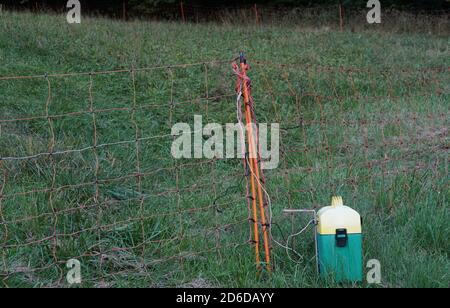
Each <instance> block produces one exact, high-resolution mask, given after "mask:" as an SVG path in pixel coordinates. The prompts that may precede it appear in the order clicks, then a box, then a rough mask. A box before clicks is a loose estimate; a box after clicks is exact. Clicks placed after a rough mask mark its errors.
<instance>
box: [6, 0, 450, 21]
mask: <svg viewBox="0 0 450 308" xmlns="http://www.w3.org/2000/svg"><path fill="white" fill-rule="evenodd" d="M67 2H68V1H67V0H0V4H3V5H4V7H6V8H7V9H8V8H10V9H15V10H22V9H27V10H55V11H63V10H67V9H66V4H67ZM80 2H81V5H82V9H83V11H84V12H86V11H87V12H88V13H92V14H102V15H109V16H111V17H123V15H126V16H127V17H128V16H145V15H156V16H159V17H164V13H165V12H167V13H168V14H167V16H170V14H174V12H176V14H178V13H179V11H180V7H181V2H183V6H184V7H185V8H186V10H187V11H189V9H193V8H195V9H197V10H201V11H202V12H203V13H204V14H208V12H210V11H213V10H214V9H216V8H217V9H220V8H222V9H223V8H228V9H238V8H240V7H242V8H249V7H251V6H254V5H255V4H256V5H258V6H259V7H261V8H274V9H276V8H281V7H283V8H292V7H318V6H324V7H328V6H332V5H338V4H340V3H341V4H342V5H343V6H344V7H345V8H349V9H357V8H360V9H365V8H366V5H367V2H368V0H314V1H311V0H241V1H236V0H227V1H225V0H216V1H205V0H183V1H182V0H98V1H92V0H80ZM380 2H381V4H382V7H383V8H384V9H386V8H393V9H401V10H408V11H413V12H414V11H418V10H420V11H442V10H444V11H450V0H381V1H380Z"/></svg>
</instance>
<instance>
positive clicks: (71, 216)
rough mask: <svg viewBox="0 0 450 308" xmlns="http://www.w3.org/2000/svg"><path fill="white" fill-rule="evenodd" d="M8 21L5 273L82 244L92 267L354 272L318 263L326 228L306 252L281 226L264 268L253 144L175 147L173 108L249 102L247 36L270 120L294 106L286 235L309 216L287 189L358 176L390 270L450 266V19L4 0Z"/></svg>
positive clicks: (35, 281) (285, 169) (24, 282)
mask: <svg viewBox="0 0 450 308" xmlns="http://www.w3.org/2000/svg"><path fill="white" fill-rule="evenodd" d="M291 18H292V17H291ZM0 29H1V31H0V63H1V65H0V247H1V248H2V250H1V251H2V252H1V259H0V286H1V287H69V285H68V284H67V282H66V279H65V275H66V273H67V271H68V269H67V268H66V262H67V261H68V260H69V259H72V258H76V259H78V260H80V262H81V264H82V279H83V282H82V284H81V286H82V287H340V286H349V285H341V284H336V283H335V282H333V281H332V280H321V279H319V278H318V277H317V274H316V269H315V262H314V243H313V233H312V231H311V229H309V230H308V231H307V232H306V233H304V234H303V235H301V236H299V237H296V238H295V241H294V243H291V245H295V246H294V247H295V249H296V250H297V251H299V253H301V254H302V258H299V257H298V256H295V255H290V256H289V257H288V256H287V254H286V251H285V250H284V249H282V248H280V247H278V246H277V245H275V244H274V246H273V261H274V267H275V271H274V273H273V274H272V275H268V274H267V273H263V274H262V275H260V276H256V274H255V260H254V248H253V247H252V246H251V245H250V244H249V243H247V241H248V240H249V238H250V230H249V224H248V221H247V220H248V209H247V202H246V200H245V185H244V177H243V173H244V171H243V167H242V161H241V160H239V159H206V158H202V159H183V160H176V159H174V158H172V156H171V152H170V150H171V144H172V141H173V137H172V136H170V135H171V128H172V126H173V124H175V123H178V122H186V123H189V124H190V125H191V126H192V125H193V117H194V115H202V116H203V121H204V123H207V122H208V123H211V122H216V123H220V124H225V123H234V122H236V97H235V95H234V87H235V83H236V78H235V76H234V75H233V72H232V70H231V65H230V62H231V60H232V59H233V58H234V57H236V55H237V53H238V52H239V51H240V50H244V51H245V52H246V54H247V57H248V60H249V63H250V65H251V70H250V71H249V76H250V77H251V78H252V87H253V96H254V102H255V106H256V107H255V112H256V114H257V116H258V121H259V122H260V123H273V122H275V123H280V126H281V160H280V165H279V168H277V169H275V170H271V171H266V173H265V175H266V181H267V190H268V192H269V194H270V196H271V201H272V207H273V222H274V225H273V236H274V238H276V239H277V240H278V241H281V242H284V241H285V240H286V238H287V236H288V235H289V234H291V233H295V232H297V231H299V230H300V229H302V227H303V226H304V224H305V223H306V222H307V221H306V219H307V218H306V217H300V216H295V217H291V216H286V215H285V214H283V213H282V210H283V209H285V208H308V209H319V208H320V207H322V206H326V205H328V204H329V202H330V200H331V196H333V195H342V196H343V198H344V202H345V203H346V204H347V205H349V206H351V207H353V208H355V209H356V210H358V211H359V212H360V213H361V215H362V216H363V219H364V225H363V233H364V264H365V263H366V262H367V261H368V260H370V259H378V260H379V261H380V262H381V265H382V284H381V286H382V287H448V286H449V283H450V261H449V251H450V243H449V239H448V234H449V231H450V230H449V224H448V222H449V220H450V214H449V198H450V190H449V185H448V184H449V173H448V161H449V145H450V139H449V126H450V118H449V116H448V115H449V107H450V74H449V68H450V57H449V55H450V53H449V38H450V36H449V34H450V28H449V22H448V19H445V18H440V17H425V16H423V19H421V17H419V19H415V18H413V17H412V16H409V15H401V14H400V15H398V16H395V18H394V17H392V16H391V18H389V15H387V16H386V20H385V22H384V23H383V24H382V25H380V26H369V25H367V24H365V23H364V20H363V19H361V20H360V21H359V23H358V20H357V19H356V20H353V21H352V22H351V23H349V25H348V26H347V27H346V28H345V29H344V31H339V29H337V27H336V22H335V20H334V19H332V20H328V19H327V18H326V16H325V17H320V16H318V17H317V18H315V17H310V19H309V20H308V22H305V23H301V22H289V20H286V21H284V22H279V23H270V24H263V25H259V26H255V25H251V24H245V25H240V24H239V23H235V22H231V21H227V22H223V23H220V24H216V23H207V24H195V23H192V24H191V23H188V24H180V23H171V22H148V21H139V20H136V21H129V22H126V23H125V22H121V21H113V20H109V19H104V18H88V17H83V19H82V23H81V24H80V25H69V24H67V22H66V19H65V16H63V15H47V14H40V15H35V14H31V13H12V12H3V13H1V14H0ZM179 64H189V65H184V66H183V65H179ZM279 64H289V65H284V66H281V65H279ZM81 73H82V74H81ZM11 76H29V77H30V76H31V78H5V77H11ZM50 153H53V154H52V155H50ZM291 259H293V260H291ZM350 286H351V285H350ZM358 286H363V287H370V286H369V285H367V284H366V283H363V284H362V285H356V287H358Z"/></svg>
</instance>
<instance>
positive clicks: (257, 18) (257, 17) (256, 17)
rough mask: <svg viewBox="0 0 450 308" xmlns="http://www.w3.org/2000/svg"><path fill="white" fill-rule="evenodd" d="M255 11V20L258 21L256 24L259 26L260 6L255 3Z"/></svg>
mask: <svg viewBox="0 0 450 308" xmlns="http://www.w3.org/2000/svg"><path fill="white" fill-rule="evenodd" d="M253 9H254V10H255V19H256V24H259V13H258V5H257V4H256V3H255V6H254V8H253Z"/></svg>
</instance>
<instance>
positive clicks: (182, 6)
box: [180, 1, 186, 22]
mask: <svg viewBox="0 0 450 308" xmlns="http://www.w3.org/2000/svg"><path fill="white" fill-rule="evenodd" d="M180 12H181V20H182V21H183V22H186V16H185V15H184V3H183V1H181V2H180Z"/></svg>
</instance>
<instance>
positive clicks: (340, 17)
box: [339, 2, 344, 31]
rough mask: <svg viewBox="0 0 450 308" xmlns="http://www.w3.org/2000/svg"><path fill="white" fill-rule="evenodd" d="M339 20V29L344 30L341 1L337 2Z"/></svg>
mask: <svg viewBox="0 0 450 308" xmlns="http://www.w3.org/2000/svg"><path fill="white" fill-rule="evenodd" d="M339 21H340V29H341V31H343V30H344V7H343V6H342V2H339Z"/></svg>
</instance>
